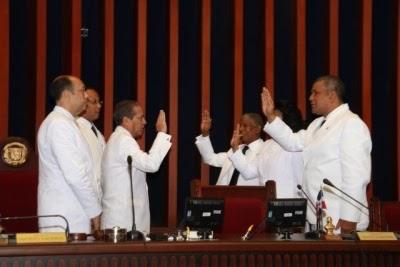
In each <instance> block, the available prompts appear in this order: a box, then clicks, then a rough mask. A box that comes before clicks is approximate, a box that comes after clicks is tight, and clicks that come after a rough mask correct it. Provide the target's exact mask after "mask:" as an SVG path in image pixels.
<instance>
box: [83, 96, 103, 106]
mask: <svg viewBox="0 0 400 267" xmlns="http://www.w3.org/2000/svg"><path fill="white" fill-rule="evenodd" d="M87 101H88V102H89V103H90V104H92V105H100V106H102V105H103V101H98V100H96V99H90V98H88V99H87Z"/></svg>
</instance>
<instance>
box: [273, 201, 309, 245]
mask: <svg viewBox="0 0 400 267" xmlns="http://www.w3.org/2000/svg"><path fill="white" fill-rule="evenodd" d="M306 212H307V200H306V199H305V198H280V199H279V198H278V199H275V200H271V201H269V202H268V210H267V223H269V224H271V225H272V226H274V227H276V228H277V230H278V232H279V233H292V232H293V229H294V228H297V227H304V226H305V223H306ZM285 238H290V235H289V236H288V237H285Z"/></svg>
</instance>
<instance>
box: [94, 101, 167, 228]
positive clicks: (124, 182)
mask: <svg viewBox="0 0 400 267" xmlns="http://www.w3.org/2000/svg"><path fill="white" fill-rule="evenodd" d="M114 121H115V123H116V125H118V126H117V127H116V128H115V130H114V132H113V134H112V135H111V136H110V139H109V140H108V142H107V145H106V149H105V151H104V154H103V162H102V184H103V199H102V204H103V214H102V217H101V219H102V221H101V228H102V229H105V228H112V227H114V226H119V227H121V228H125V229H127V230H128V231H130V230H131V229H132V217H133V216H132V197H131V190H133V203H134V212H135V217H134V219H135V224H136V229H133V230H138V231H140V232H142V233H149V232H150V208H149V195H148V189H147V183H146V173H147V172H156V171H158V169H159V168H160V165H161V163H162V161H163V159H164V157H165V156H166V155H167V153H168V151H169V149H170V148H171V136H170V135H169V134H167V123H166V120H165V113H164V111H162V110H161V111H160V113H159V115H158V118H157V122H156V129H157V131H158V134H157V136H156V139H155V140H154V142H153V145H152V147H151V149H150V151H149V153H146V152H144V151H143V150H141V148H140V147H139V144H138V143H137V142H136V140H137V139H139V138H141V137H142V136H143V133H144V127H145V125H146V120H145V117H144V113H143V110H142V108H141V106H140V105H139V104H138V103H137V102H135V101H130V100H125V101H122V102H120V103H118V104H117V105H116V107H115V111H114ZM128 157H130V158H131V159H132V161H131V162H132V187H131V184H130V177H129V172H128V167H129V165H128Z"/></svg>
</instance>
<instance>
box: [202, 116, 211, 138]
mask: <svg viewBox="0 0 400 267" xmlns="http://www.w3.org/2000/svg"><path fill="white" fill-rule="evenodd" d="M211 122H212V119H211V117H210V113H209V112H208V110H204V111H203V113H202V114H201V124H200V131H201V135H202V136H208V135H209V134H210V129H211Z"/></svg>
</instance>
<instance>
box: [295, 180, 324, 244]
mask: <svg viewBox="0 0 400 267" xmlns="http://www.w3.org/2000/svg"><path fill="white" fill-rule="evenodd" d="M297 189H299V190H300V191H301V193H302V194H303V195H304V196H305V197H306V198H307V200H308V201H309V202H310V204H311V206H312V207H313V208H314V210H315V214H316V216H317V223H316V225H317V229H316V230H313V231H312V230H310V231H309V232H307V233H305V238H306V239H320V238H321V234H322V233H321V229H320V228H321V227H320V224H321V222H320V219H321V218H320V216H319V215H320V214H318V213H319V212H320V211H319V210H318V209H317V207H316V206H315V204H314V202H313V201H312V200H311V198H310V197H309V196H308V194H307V193H306V191H304V189H303V187H302V186H301V185H299V184H298V185H297Z"/></svg>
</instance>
